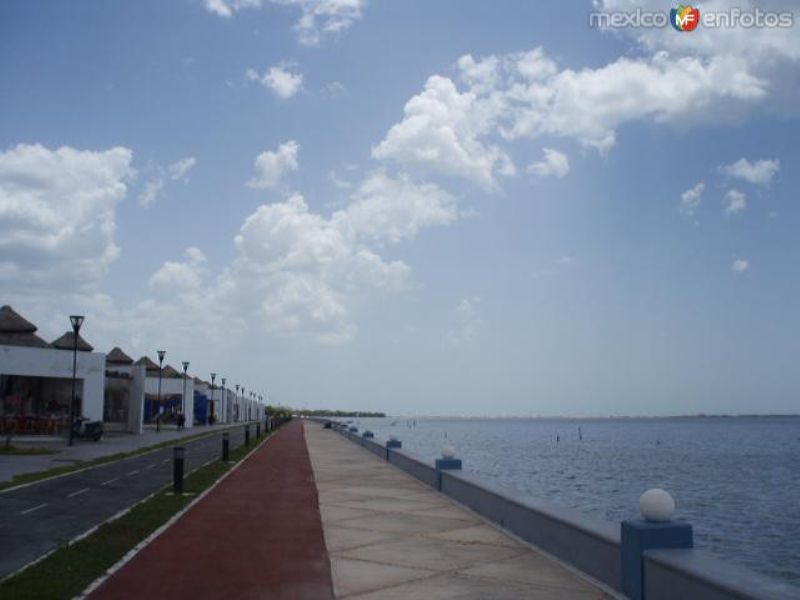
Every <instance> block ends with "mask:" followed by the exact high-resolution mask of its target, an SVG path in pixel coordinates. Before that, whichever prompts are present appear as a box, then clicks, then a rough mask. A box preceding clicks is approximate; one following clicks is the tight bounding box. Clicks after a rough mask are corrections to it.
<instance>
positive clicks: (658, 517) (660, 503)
mask: <svg viewBox="0 0 800 600" xmlns="http://www.w3.org/2000/svg"><path fill="white" fill-rule="evenodd" d="M639 511H640V512H641V513H642V518H643V519H644V520H645V521H653V522H655V523H664V522H666V521H669V520H670V519H671V518H672V513H674V512H675V500H673V499H672V496H670V495H669V492H666V491H664V490H662V489H661V488H653V489H651V490H647V491H646V492H645V493H644V494H642V496H641V498H639Z"/></svg>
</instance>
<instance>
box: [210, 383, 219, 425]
mask: <svg viewBox="0 0 800 600" xmlns="http://www.w3.org/2000/svg"><path fill="white" fill-rule="evenodd" d="M216 378H217V374H216V373H212V374H211V412H210V413H209V415H208V424H209V425H213V424H214V380H215V379H216Z"/></svg>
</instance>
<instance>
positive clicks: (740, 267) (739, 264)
mask: <svg viewBox="0 0 800 600" xmlns="http://www.w3.org/2000/svg"><path fill="white" fill-rule="evenodd" d="M749 268H750V262H749V261H747V260H744V259H743V258H737V259H736V260H735V261H733V263H731V271H733V272H734V273H744V272H745V271H747V269H749Z"/></svg>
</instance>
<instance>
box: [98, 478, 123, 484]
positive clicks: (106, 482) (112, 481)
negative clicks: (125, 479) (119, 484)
mask: <svg viewBox="0 0 800 600" xmlns="http://www.w3.org/2000/svg"><path fill="white" fill-rule="evenodd" d="M115 481H119V477H114V479H109V480H108V481H104V482H103V483H101V484H100V485H109V484H111V483H114V482H115Z"/></svg>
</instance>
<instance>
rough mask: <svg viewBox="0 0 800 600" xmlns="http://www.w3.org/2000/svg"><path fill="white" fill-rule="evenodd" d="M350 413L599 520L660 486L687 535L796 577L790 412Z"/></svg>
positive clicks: (733, 558)
mask: <svg viewBox="0 0 800 600" xmlns="http://www.w3.org/2000/svg"><path fill="white" fill-rule="evenodd" d="M354 421H357V423H356V424H357V425H358V426H359V428H360V430H362V431H363V430H364V429H371V430H372V431H373V432H375V434H376V437H377V438H379V439H380V438H383V439H386V438H388V436H389V435H391V434H394V435H396V436H397V437H398V438H399V439H400V440H402V442H403V449H404V450H407V451H409V452H411V453H413V454H416V455H418V456H420V457H422V458H426V459H428V460H432V459H433V458H435V457H438V456H439V455H440V454H441V449H442V447H443V446H444V445H446V444H448V443H449V444H452V445H453V446H455V448H456V452H457V456H458V457H459V458H461V459H462V460H463V462H464V469H465V470H466V471H469V472H471V473H473V474H475V475H477V476H479V477H481V478H483V479H484V480H486V481H487V482H493V483H499V484H502V485H505V486H507V487H511V488H515V489H516V490H518V491H519V492H521V493H522V494H525V495H530V496H536V497H539V498H545V499H547V500H548V501H550V502H552V503H555V504H561V505H567V506H570V507H572V508H575V509H578V510H580V511H582V512H584V513H587V514H592V515H595V516H599V517H602V518H604V519H607V520H610V521H616V522H618V521H621V520H623V519H626V518H632V517H637V516H638V502H639V496H640V495H641V494H642V492H644V491H645V490H647V489H648V488H652V487H661V488H664V489H665V490H668V491H669V492H670V493H671V494H672V495H673V497H674V498H675V500H676V504H677V508H676V513H675V517H676V518H678V519H681V520H685V521H688V522H690V523H691V524H692V526H693V527H694V531H695V546H697V547H700V548H705V549H707V550H710V551H711V552H712V553H714V554H716V555H717V556H719V557H722V558H724V559H726V560H728V561H730V562H733V563H738V564H741V565H745V566H747V567H750V568H752V569H753V570H756V571H760V572H762V573H765V574H767V575H770V576H773V577H777V578H782V579H785V580H790V581H793V582H794V583H795V584H797V583H800V417H689V418H668V419H634V418H623V419H444V418H416V419H415V418H409V417H395V418H384V419H366V418H365V419H357V420H354ZM581 438H582V439H581Z"/></svg>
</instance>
